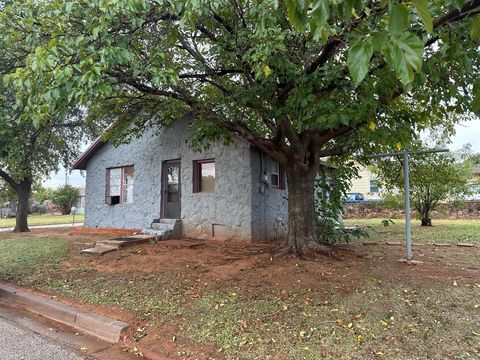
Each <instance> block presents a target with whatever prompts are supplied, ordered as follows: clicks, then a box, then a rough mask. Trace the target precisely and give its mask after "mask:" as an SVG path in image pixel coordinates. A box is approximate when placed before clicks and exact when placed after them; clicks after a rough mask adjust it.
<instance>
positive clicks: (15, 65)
mask: <svg viewBox="0 0 480 360" xmlns="http://www.w3.org/2000/svg"><path fill="white" fill-rule="evenodd" d="M1 8H2V7H1V6H0V9H1ZM5 16H6V13H4V12H3V11H2V12H0V19H1V21H0V24H1V25H0V28H1V29H2V30H1V31H3V32H9V33H12V32H14V31H15V30H14V28H10V27H6V21H5V20H6V18H5ZM7 38H8V37H4V36H0V49H1V50H2V51H0V178H1V179H2V180H3V181H4V182H5V183H6V184H8V186H9V188H10V189H11V190H13V191H14V192H15V193H16V196H17V201H18V204H17V222H16V226H15V230H14V231H17V232H22V231H28V226H27V214H28V199H29V196H30V193H31V190H32V185H33V184H34V183H35V182H39V181H40V180H41V179H42V178H43V177H45V176H47V175H48V174H49V173H50V172H52V171H56V170H58V169H59V166H60V165H61V164H65V165H67V166H68V164H69V163H70V162H71V161H72V160H73V159H74V158H76V157H77V156H78V155H79V150H80V145H81V143H82V142H83V141H84V139H85V136H91V129H90V127H88V126H87V124H86V123H85V122H84V121H83V119H82V112H81V111H80V110H78V109H77V108H76V107H72V108H70V109H69V110H68V112H66V114H65V115H62V114H60V113H56V112H55V111H53V109H50V108H46V109H45V110H44V112H43V119H42V121H41V122H33V121H32V120H31V117H30V116H31V113H29V109H27V108H26V107H25V106H24V105H23V104H22V103H21V102H20V101H19V97H18V96H17V94H16V93H15V89H12V87H11V85H10V84H8V82H7V81H6V77H7V76H8V75H11V74H13V73H15V72H16V71H18V70H19V69H22V68H25V66H26V57H27V54H29V51H30V50H32V49H33V46H34V45H38V44H40V43H42V42H41V41H39V42H30V43H29V42H27V41H26V40H25V39H23V40H22V41H17V42H13V43H12V42H9V41H8V39H7Z"/></svg>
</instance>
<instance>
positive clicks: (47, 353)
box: [0, 317, 82, 360]
mask: <svg viewBox="0 0 480 360" xmlns="http://www.w3.org/2000/svg"><path fill="white" fill-rule="evenodd" d="M0 359H2V360H82V358H81V357H79V356H78V355H76V354H75V353H74V352H72V351H71V350H67V349H65V348H62V347H61V346H59V345H58V344H56V343H55V342H53V341H52V340H49V339H47V338H45V337H43V336H41V335H39V334H37V333H35V332H34V331H32V330H28V329H26V328H22V327H21V326H19V325H15V324H13V323H11V322H9V321H8V320H5V319H4V318H2V317H0Z"/></svg>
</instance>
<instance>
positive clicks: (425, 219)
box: [422, 215, 432, 226]
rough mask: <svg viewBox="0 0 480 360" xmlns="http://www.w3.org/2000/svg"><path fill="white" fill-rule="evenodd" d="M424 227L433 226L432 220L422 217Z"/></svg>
mask: <svg viewBox="0 0 480 360" xmlns="http://www.w3.org/2000/svg"><path fill="white" fill-rule="evenodd" d="M422 226H432V218H431V217H429V216H428V215H427V216H425V217H424V216H423V215H422Z"/></svg>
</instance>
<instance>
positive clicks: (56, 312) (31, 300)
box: [0, 284, 129, 343]
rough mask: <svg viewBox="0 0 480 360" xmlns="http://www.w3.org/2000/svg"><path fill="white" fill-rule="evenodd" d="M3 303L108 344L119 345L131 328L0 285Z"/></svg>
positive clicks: (118, 322) (0, 298)
mask: <svg viewBox="0 0 480 360" xmlns="http://www.w3.org/2000/svg"><path fill="white" fill-rule="evenodd" d="M0 303H4V304H6V305H9V306H12V307H16V308H20V309H22V310H27V311H30V312H32V313H34V314H38V315H41V316H43V317H46V318H48V319H50V320H53V321H56V322H59V323H61V324H65V325H68V326H71V327H73V328H74V329H77V330H79V331H81V332H83V333H86V334H89V335H92V336H95V337H97V338H99V339H102V340H104V341H107V342H109V343H118V342H119V341H120V339H121V338H122V336H123V335H124V334H125V331H126V330H127V329H128V328H129V325H128V324H127V323H124V322H122V321H117V320H113V319H109V318H107V317H104V316H101V315H98V314H95V313H93V312H88V311H84V310H80V309H77V308H75V307H73V306H70V305H65V304H62V303H60V302H58V301H54V300H50V299H47V298H45V297H43V296H39V295H35V294H31V293H28V292H25V291H22V290H18V289H15V288H13V287H10V286H7V285H3V284H0Z"/></svg>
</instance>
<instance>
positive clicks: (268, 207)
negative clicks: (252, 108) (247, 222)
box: [251, 148, 288, 241]
mask: <svg viewBox="0 0 480 360" xmlns="http://www.w3.org/2000/svg"><path fill="white" fill-rule="evenodd" d="M272 165H273V161H272V160H271V159H270V158H269V157H268V156H266V155H264V154H262V153H261V152H260V151H258V150H257V149H254V148H252V149H251V169H252V184H253V186H252V189H253V190H252V225H251V226H252V239H254V240H258V241H273V240H277V239H281V238H283V237H285V236H286V233H287V224H288V200H287V196H288V190H282V189H278V188H273V187H272V185H271V183H270V182H271V180H270V179H271V177H270V175H271V173H272ZM264 173H266V174H267V178H268V185H267V184H264V183H263V182H262V180H263V176H264Z"/></svg>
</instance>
